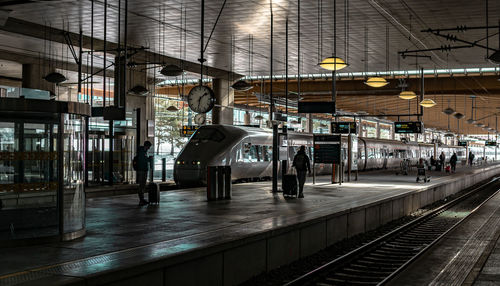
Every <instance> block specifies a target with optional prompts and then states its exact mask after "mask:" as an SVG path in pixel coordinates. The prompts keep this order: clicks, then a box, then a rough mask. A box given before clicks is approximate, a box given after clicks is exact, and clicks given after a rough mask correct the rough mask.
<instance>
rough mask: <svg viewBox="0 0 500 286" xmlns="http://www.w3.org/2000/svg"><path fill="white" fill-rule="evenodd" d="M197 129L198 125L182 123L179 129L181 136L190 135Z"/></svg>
mask: <svg viewBox="0 0 500 286" xmlns="http://www.w3.org/2000/svg"><path fill="white" fill-rule="evenodd" d="M197 129H198V126H195V125H183V126H182V129H181V136H182V137H190V136H191V135H193V134H194V132H195V131H196V130H197Z"/></svg>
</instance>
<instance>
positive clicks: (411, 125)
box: [394, 121, 424, 133]
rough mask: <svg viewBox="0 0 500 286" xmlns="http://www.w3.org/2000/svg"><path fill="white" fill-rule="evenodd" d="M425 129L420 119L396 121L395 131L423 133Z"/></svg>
mask: <svg viewBox="0 0 500 286" xmlns="http://www.w3.org/2000/svg"><path fill="white" fill-rule="evenodd" d="M423 129H424V128H423V124H422V122H420V121H409V122H394V132H395V133H422V130H423Z"/></svg>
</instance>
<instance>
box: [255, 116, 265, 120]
mask: <svg viewBox="0 0 500 286" xmlns="http://www.w3.org/2000/svg"><path fill="white" fill-rule="evenodd" d="M255 119H256V120H262V119H264V117H262V115H257V116H255Z"/></svg>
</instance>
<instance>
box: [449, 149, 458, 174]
mask: <svg viewBox="0 0 500 286" xmlns="http://www.w3.org/2000/svg"><path fill="white" fill-rule="evenodd" d="M457 161H458V158H457V153H453V155H452V156H451V158H450V166H451V172H453V173H455V169H456V168H457Z"/></svg>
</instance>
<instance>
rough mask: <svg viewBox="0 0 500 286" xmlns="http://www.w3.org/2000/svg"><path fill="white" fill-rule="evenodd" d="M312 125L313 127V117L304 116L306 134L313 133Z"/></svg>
mask: <svg viewBox="0 0 500 286" xmlns="http://www.w3.org/2000/svg"><path fill="white" fill-rule="evenodd" d="M313 131H314V125H313V116H312V114H311V113H307V114H306V133H313Z"/></svg>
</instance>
